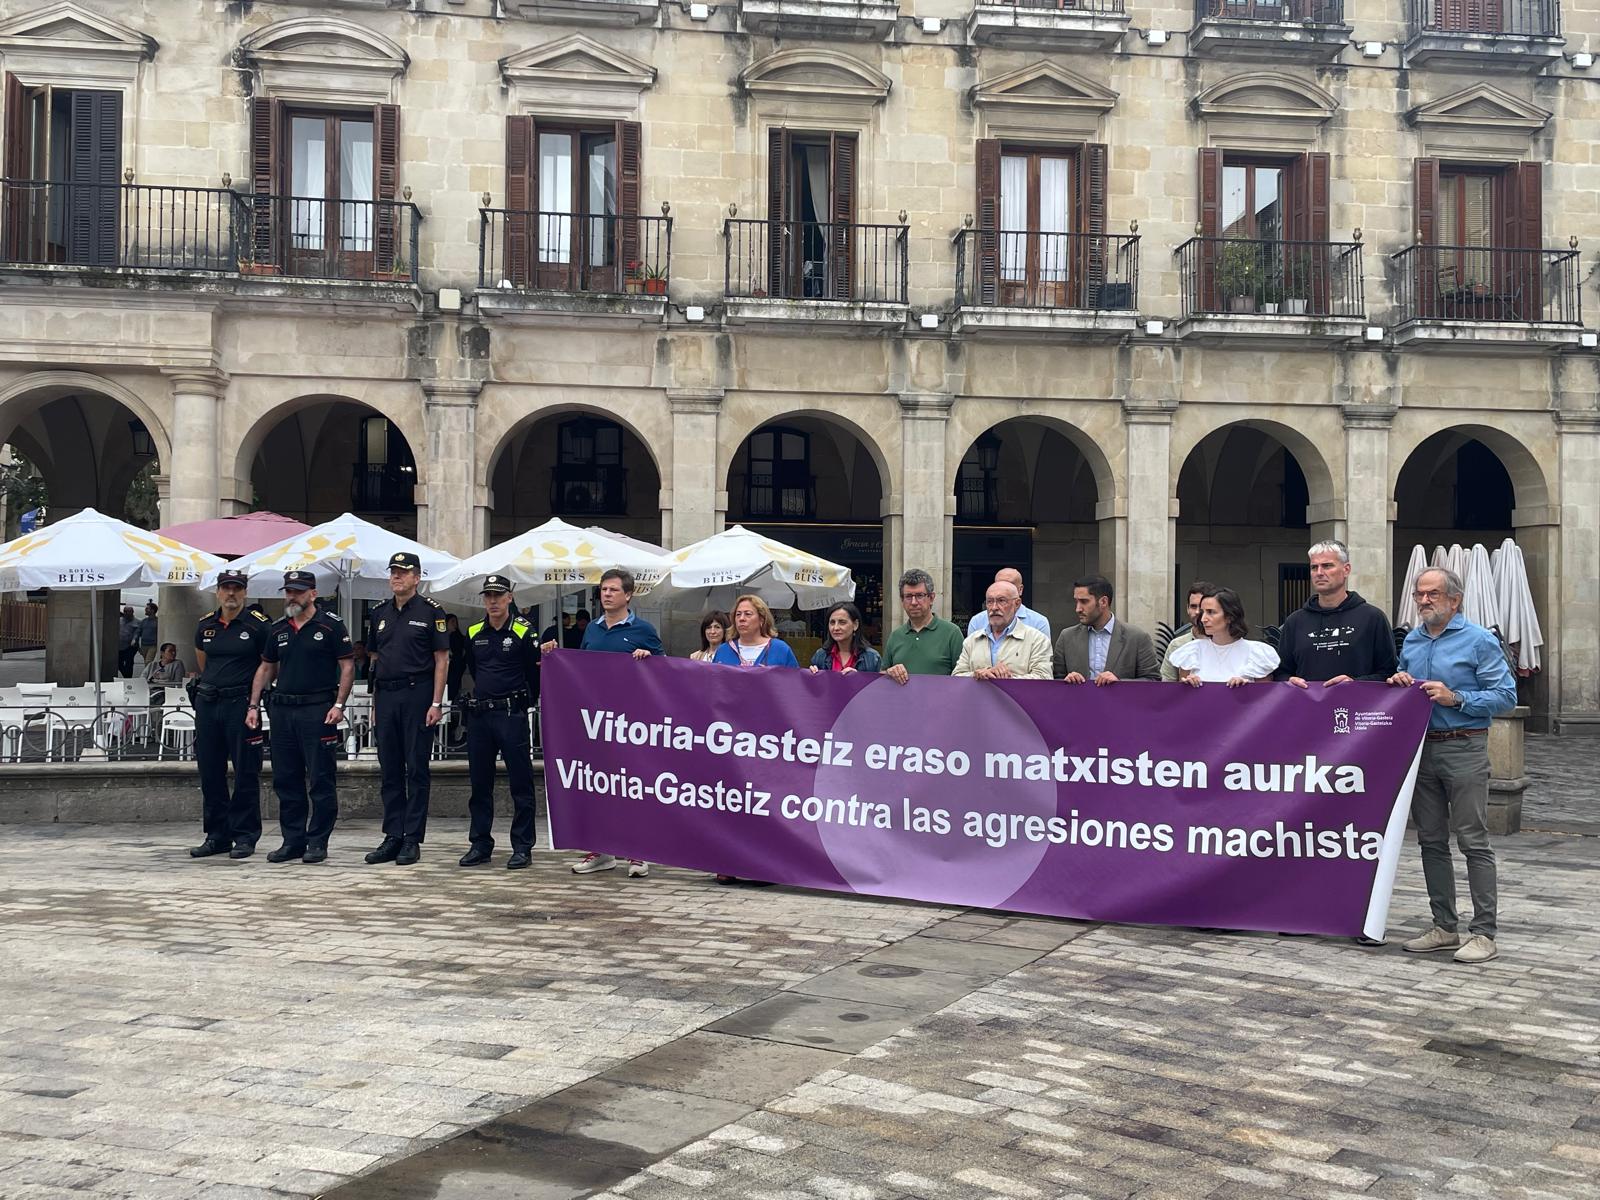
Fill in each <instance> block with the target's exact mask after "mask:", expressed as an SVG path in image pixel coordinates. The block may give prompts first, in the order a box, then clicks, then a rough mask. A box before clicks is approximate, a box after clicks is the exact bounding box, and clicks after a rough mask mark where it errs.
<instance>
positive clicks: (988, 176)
mask: <svg viewBox="0 0 1600 1200" xmlns="http://www.w3.org/2000/svg"><path fill="white" fill-rule="evenodd" d="M975 246H976V253H975V254H974V262H973V269H974V272H975V275H974V279H973V290H972V293H971V294H972V295H973V297H974V298H975V299H976V301H977V303H979V304H998V303H1000V139H999V138H980V139H979V140H978V232H977V235H976V241H975Z"/></svg>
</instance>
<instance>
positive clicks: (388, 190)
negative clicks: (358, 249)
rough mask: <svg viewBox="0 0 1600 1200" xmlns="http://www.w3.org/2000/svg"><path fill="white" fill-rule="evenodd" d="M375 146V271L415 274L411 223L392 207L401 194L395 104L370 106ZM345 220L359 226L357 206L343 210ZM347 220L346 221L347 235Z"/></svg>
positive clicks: (397, 116)
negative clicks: (411, 243)
mask: <svg viewBox="0 0 1600 1200" xmlns="http://www.w3.org/2000/svg"><path fill="white" fill-rule="evenodd" d="M372 127H373V143H374V155H373V158H374V162H373V171H374V176H373V183H374V187H373V193H374V194H373V200H374V201H375V204H374V205H373V208H374V211H373V213H372V216H373V218H374V220H373V225H374V226H375V229H374V236H373V245H372V251H373V263H372V269H373V270H374V271H382V272H391V271H392V272H398V273H404V272H405V271H407V270H410V271H415V270H416V265H417V264H416V263H414V262H411V252H412V246H411V245H410V244H409V241H410V233H411V228H412V227H411V223H410V222H409V221H407V220H404V219H402V214H401V210H400V208H399V207H398V206H397V205H395V204H394V203H393V201H395V200H396V199H397V198H398V195H399V190H400V107H399V105H396V104H375V105H373V106H372ZM345 207H346V208H347V209H348V210H350V211H348V212H347V214H346V217H347V218H354V220H355V222H356V223H357V224H358V225H359V224H360V223H362V219H363V214H362V213H361V211H360V206H358V205H349V204H347V205H346V206H345ZM350 224H351V222H350V220H349V219H347V220H346V221H345V226H346V232H347V234H348V233H349V232H350V230H349V227H350Z"/></svg>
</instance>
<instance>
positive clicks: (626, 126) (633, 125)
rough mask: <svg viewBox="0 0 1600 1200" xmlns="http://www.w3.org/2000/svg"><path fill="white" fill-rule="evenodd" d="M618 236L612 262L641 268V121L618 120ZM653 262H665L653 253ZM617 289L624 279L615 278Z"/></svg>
mask: <svg viewBox="0 0 1600 1200" xmlns="http://www.w3.org/2000/svg"><path fill="white" fill-rule="evenodd" d="M616 138H617V216H616V226H617V236H616V255H615V257H614V258H613V262H614V263H615V264H616V265H617V266H619V267H620V268H621V269H622V270H623V271H625V272H633V273H635V274H637V273H638V271H639V270H640V269H641V268H640V267H639V266H638V265H636V264H639V262H640V250H641V247H642V242H643V241H644V239H643V238H642V237H641V228H640V225H639V209H640V206H641V205H642V203H643V195H642V192H643V180H642V175H643V158H644V137H643V128H642V127H641V126H640V124H639V122H638V121H618V122H617V132H616ZM651 258H652V265H653V266H655V267H657V268H660V267H664V266H665V265H666V264H665V262H664V261H662V260H661V259H660V258H659V257H658V256H657V255H656V254H652V256H651ZM612 288H613V290H615V291H621V290H622V283H621V279H620V278H618V279H617V280H615V281H613V283H612Z"/></svg>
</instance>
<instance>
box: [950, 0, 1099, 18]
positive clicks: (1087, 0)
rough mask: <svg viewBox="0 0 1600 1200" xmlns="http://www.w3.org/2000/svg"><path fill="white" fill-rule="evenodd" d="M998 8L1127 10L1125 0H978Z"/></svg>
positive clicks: (1084, 11)
mask: <svg viewBox="0 0 1600 1200" xmlns="http://www.w3.org/2000/svg"><path fill="white" fill-rule="evenodd" d="M978 3H979V4H984V5H993V6H994V7H996V8H1048V9H1056V10H1059V11H1062V12H1075V13H1090V14H1093V15H1100V14H1105V15H1115V16H1119V17H1120V16H1121V15H1122V14H1123V13H1125V12H1126V11H1127V4H1126V2H1125V0H978Z"/></svg>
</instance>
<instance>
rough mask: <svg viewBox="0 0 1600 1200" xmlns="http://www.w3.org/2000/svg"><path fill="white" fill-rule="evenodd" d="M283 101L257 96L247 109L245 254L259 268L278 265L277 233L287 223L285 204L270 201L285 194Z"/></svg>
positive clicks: (279, 242) (278, 242)
mask: <svg viewBox="0 0 1600 1200" xmlns="http://www.w3.org/2000/svg"><path fill="white" fill-rule="evenodd" d="M283 127H284V118H283V101H282V100H272V99H269V98H267V97H265V96H257V97H256V98H255V99H254V100H253V101H252V102H251V105H250V187H251V191H252V192H253V193H254V194H255V199H254V200H252V201H251V207H250V225H251V229H250V234H249V238H248V240H247V242H246V245H247V247H248V250H247V254H248V256H249V257H250V258H252V259H254V260H255V261H256V262H257V263H260V264H262V265H263V266H266V265H269V264H272V263H276V262H277V261H278V249H279V247H280V246H281V245H282V239H281V238H280V236H279V230H280V228H281V227H283V226H284V225H285V223H286V221H287V213H288V206H287V204H282V203H279V204H276V205H275V204H274V202H273V199H272V197H274V196H282V195H285V194H287V192H288V188H287V187H285V186H284V184H285V180H284V174H285V171H284V153H283Z"/></svg>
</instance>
